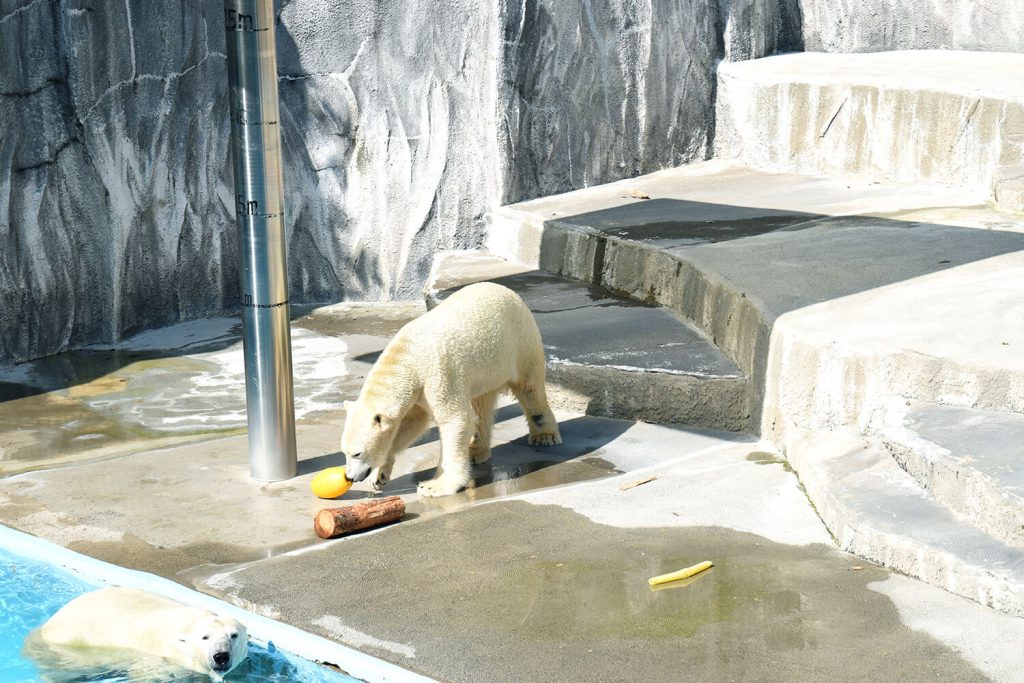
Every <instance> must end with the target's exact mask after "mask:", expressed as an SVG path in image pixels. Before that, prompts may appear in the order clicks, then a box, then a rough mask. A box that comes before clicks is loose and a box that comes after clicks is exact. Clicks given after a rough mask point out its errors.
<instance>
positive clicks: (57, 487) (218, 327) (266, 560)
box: [0, 307, 1012, 681]
mask: <svg viewBox="0 0 1024 683" xmlns="http://www.w3.org/2000/svg"><path fill="white" fill-rule="evenodd" d="M416 312H417V311H416V310H406V311H404V312H403V311H399V310H392V309H389V312H387V313H386V314H382V315H379V313H380V312H379V311H378V312H376V313H375V312H374V311H372V310H368V309H367V310H360V309H359V307H340V308H336V309H334V310H328V311H323V310H321V311H317V312H314V313H313V314H311V315H309V316H305V317H302V318H300V319H299V320H298V321H297V322H296V328H297V329H296V332H297V338H298V339H299V340H300V343H299V344H297V345H296V348H297V349H298V351H299V353H298V354H297V356H299V359H298V362H297V367H299V368H300V371H299V372H298V373H297V382H296V388H297V399H298V400H297V404H298V405H299V406H300V410H301V411H303V412H302V418H301V419H300V420H299V422H298V444H299V457H300V466H299V476H298V477H296V478H295V479H293V480H290V481H286V482H279V483H275V484H261V483H258V482H253V481H251V480H250V479H249V477H248V462H247V455H246V453H247V443H246V438H245V436H244V435H241V434H235V433H234V431H233V430H237V429H238V428H239V425H238V423H237V422H232V420H235V419H236V418H234V417H231V419H227V418H226V417H225V416H226V415H227V413H228V412H229V411H228V409H227V408H224V410H223V411H221V414H219V415H217V414H216V411H217V408H218V406H221V407H222V406H230V405H231V403H230V401H231V400H235V399H233V398H228V395H229V394H232V393H234V394H239V395H240V394H241V393H242V385H241V383H240V381H239V379H238V376H237V374H236V373H237V367H238V363H239V362H240V357H241V356H240V349H239V348H238V347H237V331H236V330H235V329H234V327H233V326H234V323H233V322H232V321H230V320H220V321H205V322H203V323H201V324H200V323H195V324H190V325H186V326H184V327H181V328H177V326H176V328H174V329H171V330H158V331H154V332H152V333H146V334H145V335H140V336H139V337H137V338H135V339H133V340H129V341H128V342H126V343H125V344H123V345H120V346H119V347H118V348H117V349H114V350H112V351H111V350H92V351H88V352H83V353H97V354H99V355H98V356H94V357H88V356H81V355H76V356H74V357H71V358H69V357H64V358H60V357H57V358H54V359H49V360H47V361H44V362H42V363H37V364H29V365H26V366H17V367H15V368H8V369H6V370H4V371H3V373H2V374H3V376H2V378H0V379H2V380H3V381H4V382H5V383H6V384H5V385H4V386H3V388H2V391H3V392H4V393H3V394H2V396H0V467H2V468H3V469H0V522H2V523H3V524H5V525H8V526H11V527H14V528H17V529H20V530H23V531H27V532H29V533H32V534H35V535H38V536H40V537H43V538H46V539H48V540H51V541H54V542H56V543H59V544H61V545H64V546H66V547H69V548H71V549H73V550H77V551H79V552H82V553H85V554H87V555H91V556H93V557H97V558H100V559H104V560H107V561H110V562H113V563H116V564H119V565H122V566H126V567H130V568H135V569H141V570H144V571H148V572H152V573H155V574H159V575H162V576H165V577H168V578H171V579H173V580H176V581H178V582H180V583H183V584H185V585H188V586H193V587H196V588H198V589H200V590H203V591H205V592H209V593H213V594H216V595H219V596H221V597H223V598H225V599H227V600H230V601H233V602H235V603H237V604H241V605H243V606H249V607H253V608H255V609H257V610H258V611H260V612H263V613H265V614H271V615H274V616H276V617H278V618H280V619H281V620H283V621H285V622H287V623H290V624H292V625H295V626H297V627H299V628H302V629H306V630H309V631H313V632H317V633H320V634H322V635H326V636H328V637H330V638H333V639H335V640H338V641H341V642H344V643H347V644H349V645H352V646H354V647H357V648H359V649H363V650H365V651H367V652H370V653H371V654H375V655H378V656H381V657H383V658H385V659H390V660H392V661H394V662H396V663H398V664H400V665H402V666H405V667H409V668H413V669H416V670H418V671H422V672H424V673H427V674H429V675H431V676H434V677H438V678H440V679H442V680H456V681H461V680H465V681H479V680H496V681H500V680H517V681H518V680H587V681H606V680H607V681H618V680H622V681H635V680H687V679H690V678H696V677H698V676H702V677H706V678H711V679H713V680H725V679H730V678H731V679H742V680H751V679H754V680H758V679H768V678H771V679H782V680H819V679H825V678H828V679H836V680H851V679H854V678H857V679H865V678H866V679H881V678H885V679H901V680H925V679H928V680H932V679H935V678H942V679H945V680H976V679H980V678H981V676H980V674H979V672H978V671H976V670H975V669H973V668H972V666H971V664H969V663H968V660H967V659H965V658H963V657H961V656H959V655H957V654H956V652H954V650H952V649H951V648H950V647H947V646H945V645H942V644H941V643H939V641H937V640H934V639H933V638H931V637H930V636H928V635H925V633H923V632H920V631H914V630H912V629H910V628H908V627H906V626H903V625H902V622H901V621H900V615H899V614H898V613H897V611H896V607H895V606H894V603H893V601H892V600H891V599H890V598H888V597H885V596H883V595H882V594H881V593H879V592H878V591H876V590H874V589H872V588H871V587H870V584H872V582H879V581H885V580H886V577H888V576H889V573H888V572H886V571H884V570H881V569H878V568H874V567H871V566H870V565H868V564H867V563H863V562H860V561H858V560H856V559H855V558H853V557H851V556H848V555H845V554H842V553H838V552H836V551H834V550H833V549H832V548H831V546H830V545H829V542H830V539H829V537H828V535H827V533H825V532H824V528H823V527H822V526H821V524H820V521H819V520H818V519H817V517H816V516H815V515H814V513H813V510H811V508H810V506H809V504H808V503H807V501H806V499H805V498H804V497H803V494H802V492H801V491H800V490H799V486H798V483H797V481H796V478H795V477H794V476H793V475H792V473H790V472H787V471H786V470H785V469H784V468H783V467H782V466H780V465H781V463H780V462H779V461H778V459H777V457H776V456H775V455H773V454H772V453H771V452H769V451H765V450H763V449H762V448H761V447H759V445H758V444H756V443H754V442H753V441H752V440H751V439H750V438H749V437H744V436H742V435H736V434H723V433H711V432H702V431H697V430H687V429H679V428H671V427H664V426H655V425H647V424H642V423H631V422H623V421H616V420H607V419H602V418H595V417H587V416H581V415H575V414H560V415H559V419H560V421H561V429H562V434H563V438H564V439H565V442H564V443H563V444H562V445H561V446H559V447H556V448H546V449H541V448H534V447H531V446H529V445H528V444H527V443H526V439H525V436H526V424H525V422H524V420H523V418H522V416H521V415H520V413H519V410H518V408H517V407H516V406H514V405H509V404H503V405H502V406H501V407H500V408H499V411H498V423H497V424H496V429H495V447H494V449H493V458H492V460H491V461H490V462H489V463H487V464H485V465H483V466H479V467H477V468H476V469H475V470H474V478H475V482H474V486H472V487H471V488H470V489H468V490H467V491H465V492H462V493H460V494H458V495H456V496H451V497H447V498H441V499H430V500H420V499H418V497H417V496H416V494H415V484H416V482H417V481H419V480H420V479H422V478H425V477H428V476H431V473H432V469H433V467H434V466H435V464H436V461H437V456H438V452H439V450H438V442H437V438H436V433H435V432H433V431H431V432H428V433H427V434H426V435H425V436H424V438H423V439H421V441H420V443H419V444H417V445H416V446H415V447H413V448H412V449H410V451H409V452H407V453H406V454H405V455H404V456H403V457H402V458H400V459H399V461H398V463H397V464H396V470H395V473H394V478H393V480H392V482H391V483H390V484H389V485H388V487H387V488H386V489H385V491H384V493H385V494H397V495H401V496H403V497H404V498H405V499H406V501H407V506H408V515H407V517H406V519H405V520H403V521H402V522H401V523H400V524H398V525H394V526H391V527H387V528H384V529H380V530H377V531H374V532H370V533H368V534H365V535H362V536H357V537H353V538H350V539H341V540H336V541H326V542H325V541H322V540H320V539H318V538H316V537H315V535H314V534H313V532H312V516H313V514H314V513H315V512H316V511H317V510H319V509H320V508H322V507H325V506H329V505H336V504H345V503H347V502H350V501H354V500H358V499H361V498H366V497H368V496H370V495H372V494H371V492H370V491H369V490H368V489H367V487H366V484H365V483H364V484H360V485H357V486H356V487H355V488H354V489H353V491H351V492H350V493H349V494H347V495H346V496H345V497H344V498H343V499H342V500H341V501H338V502H331V501H321V500H318V499H316V498H314V497H313V496H312V495H311V493H310V492H309V488H308V484H309V480H310V479H311V477H312V476H313V474H314V473H315V472H317V471H319V470H320V469H322V468H324V467H328V466H332V465H339V464H342V462H343V461H342V456H341V454H340V453H339V452H338V440H339V437H340V433H341V426H342V423H343V419H344V414H343V412H342V410H341V399H342V398H351V397H353V396H354V395H355V393H356V392H357V391H358V388H359V386H360V385H361V383H362V379H363V377H364V376H365V373H366V370H367V369H368V368H369V365H370V363H372V360H373V358H374V357H375V354H376V353H377V352H379V350H380V349H381V348H383V345H384V343H386V341H387V338H388V336H389V335H391V334H393V333H394V331H395V330H397V329H398V327H399V326H400V325H401V324H402V323H403V322H404V320H407V319H408V318H409V317H411V316H413V315H415V314H416ZM197 325H198V327H197ZM133 354H134V355H133ZM104 358H105V359H106V360H102V359H104ZM175 397H177V400H176V402H175V400H174V399H175ZM183 414H188V415H189V421H186V422H185V423H182V422H176V421H175V420H176V418H179V417H181V416H182V415H183ZM204 416H209V417H210V419H205V418H204ZM214 417H216V418H222V419H213V418H214ZM183 425H184V426H183ZM83 437H89V438H83ZM91 441H95V442H96V445H95V446H90V445H88V444H89V442H91ZM83 443H84V444H86V445H84V446H83V445H82V444H83ZM19 472H20V474H17V473H19ZM642 480H643V481H647V483H643V484H640V485H638V486H637V487H635V488H629V489H628V491H627V490H624V489H621V488H620V486H621V485H623V484H626V483H629V482H633V483H635V482H637V481H642ZM509 498H516V500H508V499H509ZM770 539H774V540H770ZM704 559H711V560H713V561H714V562H715V564H716V566H715V567H714V568H713V569H712V570H711V571H709V572H707V573H706V574H705V575H702V576H700V577H697V578H696V579H695V580H693V581H691V582H689V584H688V585H685V586H671V587H669V588H667V589H664V590H659V591H651V590H650V589H649V588H648V587H647V583H646V579H647V578H648V577H649V576H652V575H654V574H659V573H663V572H667V571H671V570H674V569H678V568H680V567H682V566H687V565H690V564H694V563H695V562H698V561H701V560H704ZM928 590H936V589H931V588H930V587H929V588H928ZM939 592H940V593H941V591H939ZM930 599H931V598H929V600H930ZM974 607H977V606H973V607H972V609H973V608H974ZM1000 628H1001V627H1000ZM995 632H998V631H995ZM970 661H974V660H970ZM1009 670H1012V669H1009Z"/></svg>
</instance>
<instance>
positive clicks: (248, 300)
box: [242, 294, 288, 308]
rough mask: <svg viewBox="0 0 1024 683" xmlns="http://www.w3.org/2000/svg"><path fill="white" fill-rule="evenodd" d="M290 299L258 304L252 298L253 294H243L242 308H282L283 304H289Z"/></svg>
mask: <svg viewBox="0 0 1024 683" xmlns="http://www.w3.org/2000/svg"><path fill="white" fill-rule="evenodd" d="M287 305H288V300H287V299H285V300H284V301H279V302H277V303H276V304H258V303H256V302H254V301H253V300H252V294H243V295H242V308H280V307H281V306H287Z"/></svg>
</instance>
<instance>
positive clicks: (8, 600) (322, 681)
mask: <svg viewBox="0 0 1024 683" xmlns="http://www.w3.org/2000/svg"><path fill="white" fill-rule="evenodd" d="M96 588H97V586H95V585H93V584H90V583H88V582H86V581H83V580H82V579H80V578H78V577H77V576H74V575H73V574H70V573H68V572H65V571H63V570H61V569H59V568H57V567H54V566H52V565H48V564H45V563H41V562H36V561H34V560H30V559H27V558H24V557H21V556H18V555H13V554H11V553H9V552H7V551H5V550H3V549H0V683H22V682H25V683H28V682H30V681H31V682H34V681H38V680H39V672H38V671H37V669H36V667H35V665H34V663H33V662H32V661H31V660H28V659H26V658H24V657H22V656H21V648H22V643H23V642H24V639H25V636H26V635H27V634H28V632H29V631H31V630H32V629H34V628H36V627H37V626H40V625H41V624H43V622H45V621H46V620H47V619H48V618H49V617H50V616H51V615H52V614H54V613H55V612H56V611H57V610H58V609H60V608H61V607H62V606H64V604H65V603H67V602H68V601H69V600H71V599H72V598H74V597H76V596H78V595H81V594H82V593H86V592H88V591H91V590H95V589H96ZM49 673H50V675H52V672H49ZM63 673H66V674H67V680H68V681H96V682H99V681H102V682H104V683H129V682H130V683H149V682H151V681H152V682H155V681H161V683H162V679H160V678H157V677H148V676H146V675H145V674H144V673H139V672H138V671H134V672H133V673H132V674H128V673H127V672H125V671H95V670H90V671H88V672H63ZM59 678H60V679H63V675H61V676H60V677H59ZM174 680H175V681H189V682H190V683H193V682H194V683H202V682H203V681H209V680H210V679H209V678H208V677H206V676H202V675H199V674H196V675H194V676H189V677H187V678H175V679H174ZM225 681H232V682H235V681H301V682H302V683H307V682H308V683H351V682H353V681H356V679H354V678H350V677H348V676H345V675H343V674H340V673H335V672H333V671H330V670H328V669H325V668H323V667H321V666H318V665H316V664H314V663H312V662H309V661H307V660H304V659H301V658H298V657H295V656H292V655H290V654H288V653H286V652H283V651H281V650H276V649H274V648H273V646H272V645H271V646H269V649H268V648H263V647H260V646H258V645H256V644H255V643H250V646H249V656H248V657H247V658H246V660H245V661H244V662H242V663H241V664H240V665H239V666H238V668H236V669H235V670H234V671H232V672H231V673H230V674H229V675H228V676H227V677H226V678H225Z"/></svg>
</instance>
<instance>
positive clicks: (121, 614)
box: [25, 588, 249, 681]
mask: <svg viewBox="0 0 1024 683" xmlns="http://www.w3.org/2000/svg"><path fill="white" fill-rule="evenodd" d="M248 652H249V640H248V635H247V633H246V629H245V626H243V625H242V624H241V623H240V622H238V621H236V620H235V619H231V618H229V617H221V616H217V615H216V614H214V613H213V612H210V611H208V610H205V609H201V608H199V607H189V606H188V605H183V604H181V603H179V602H175V601H174V600H170V599H168V598H164V597H162V596H159V595H153V594H152V593H147V592H145V591H141V590H136V589H134V588H101V589H100V590H97V591H93V592H91V593H86V594H84V595H80V596H78V597H77V598H75V599H74V600H72V601H71V602H69V603H68V604H66V605H64V606H63V607H62V608H60V610H58V611H57V613H56V614H54V615H53V616H52V617H50V619H49V620H48V621H47V622H46V623H45V624H43V625H42V626H40V627H39V628H38V629H36V630H35V631H33V632H32V633H30V634H29V636H28V638H26V641H25V653H26V654H27V655H29V656H31V657H33V659H36V660H37V662H38V663H39V664H40V665H42V667H43V668H44V669H45V668H46V663H47V661H48V660H53V659H56V661H57V663H58V666H60V667H61V668H65V667H67V666H68V665H69V664H76V663H77V664H80V665H81V666H82V667H90V666H91V667H96V666H98V665H103V664H121V663H128V664H137V663H139V662H138V660H139V658H140V657H145V656H148V657H150V658H154V659H156V660H158V661H160V660H162V662H164V663H166V664H167V665H168V668H169V670H173V669H175V668H177V669H189V670H191V671H196V672H199V673H203V674H206V675H208V676H210V677H211V678H212V679H213V680H215V681H219V680H221V679H223V677H224V676H225V675H227V673H228V672H229V671H231V670H232V669H234V668H235V667H236V666H238V665H239V664H240V663H241V662H242V660H243V659H245V658H246V656H247V655H248Z"/></svg>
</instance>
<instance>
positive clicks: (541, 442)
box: [530, 432, 562, 446]
mask: <svg viewBox="0 0 1024 683" xmlns="http://www.w3.org/2000/svg"><path fill="white" fill-rule="evenodd" d="M560 443H562V437H560V436H558V435H557V434H553V433H551V432H541V433H540V434H530V444H531V445H533V446H557V445H558V444H560Z"/></svg>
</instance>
